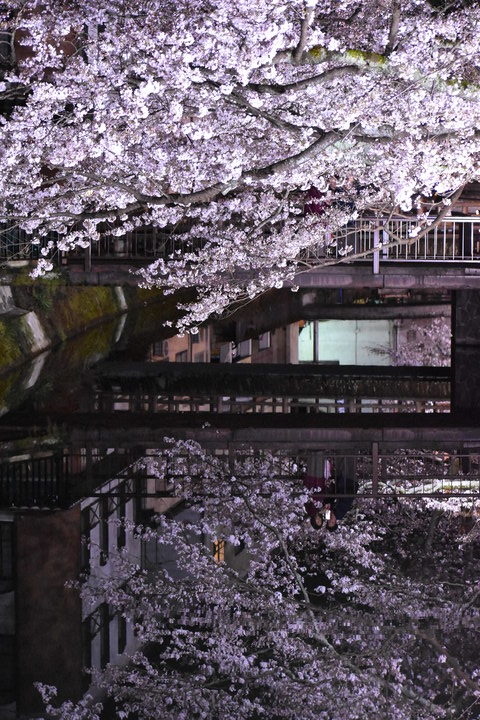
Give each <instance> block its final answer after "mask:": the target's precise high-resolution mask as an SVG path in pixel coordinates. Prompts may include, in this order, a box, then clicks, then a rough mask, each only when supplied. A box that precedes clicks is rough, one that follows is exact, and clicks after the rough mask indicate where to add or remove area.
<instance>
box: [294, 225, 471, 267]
mask: <svg viewBox="0 0 480 720" xmlns="http://www.w3.org/2000/svg"><path fill="white" fill-rule="evenodd" d="M418 227H419V226H418V222H417V220H416V218H413V217H412V218H391V219H390V220H387V219H385V218H373V217H362V218H359V219H358V220H355V221H352V222H351V223H348V225H347V226H346V227H344V228H341V229H340V230H337V231H336V232H334V233H331V234H329V233H326V234H325V237H324V238H323V239H322V241H321V242H319V243H318V244H317V245H315V246H312V247H310V248H308V249H306V250H305V251H304V252H303V253H302V255H301V259H302V260H303V261H305V262H308V263H311V264H312V265H317V264H323V263H325V260H329V259H330V260H345V259H346V258H348V257H351V258H352V261H355V262H364V261H367V260H369V261H371V257H372V253H373V254H374V261H376V262H377V263H378V262H379V261H380V260H381V261H386V262H424V263H425V262H427V263H432V262H448V263H454V262H456V263H462V262H466V263H468V262H478V261H480V217H479V216H471V217H457V216H453V217H448V218H444V219H443V220H442V221H441V222H440V223H439V224H438V225H435V226H434V227H431V228H430V229H429V230H428V232H427V233H426V234H425V235H422V236H421V237H418V238H417V237H416V235H415V233H417V234H418V235H421V233H422V232H423V230H424V229H425V228H426V226H420V231H421V232H418Z"/></svg>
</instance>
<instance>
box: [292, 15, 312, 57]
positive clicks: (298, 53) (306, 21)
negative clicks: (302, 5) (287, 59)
mask: <svg viewBox="0 0 480 720" xmlns="http://www.w3.org/2000/svg"><path fill="white" fill-rule="evenodd" d="M312 18H313V8H312V7H308V8H307V9H306V11H305V16H304V18H303V20H302V25H301V27H300V40H299V41H298V45H297V47H296V48H295V50H294V53H293V62H294V63H295V64H298V63H300V62H301V59H302V55H303V51H304V50H305V45H306V44H307V36H308V29H309V27H310V23H311V22H312Z"/></svg>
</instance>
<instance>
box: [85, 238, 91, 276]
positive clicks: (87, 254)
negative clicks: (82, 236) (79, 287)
mask: <svg viewBox="0 0 480 720" xmlns="http://www.w3.org/2000/svg"><path fill="white" fill-rule="evenodd" d="M91 269H92V243H90V245H89V246H88V247H87V248H85V272H90V271H91Z"/></svg>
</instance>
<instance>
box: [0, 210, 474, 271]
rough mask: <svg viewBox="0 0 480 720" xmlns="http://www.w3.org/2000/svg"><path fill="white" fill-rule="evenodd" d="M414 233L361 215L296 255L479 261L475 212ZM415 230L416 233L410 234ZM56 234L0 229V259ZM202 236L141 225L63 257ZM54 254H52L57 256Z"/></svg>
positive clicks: (106, 256)
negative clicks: (170, 233) (35, 234)
mask: <svg viewBox="0 0 480 720" xmlns="http://www.w3.org/2000/svg"><path fill="white" fill-rule="evenodd" d="M424 229H425V228H421V231H420V232H418V223H417V220H416V219H415V218H413V217H412V218H391V219H389V220H388V219H386V218H373V217H362V218H359V219H357V220H355V221H352V222H351V223H349V224H348V225H347V226H346V227H344V228H341V229H340V230H337V231H335V232H334V233H324V234H323V236H322V237H321V238H320V240H319V241H318V242H317V243H316V244H314V245H312V246H310V247H309V248H308V249H306V250H304V251H303V252H302V253H301V256H300V259H301V260H302V261H303V262H306V263H308V264H310V265H312V266H313V267H315V266H318V265H322V264H325V263H326V262H329V261H330V262H332V261H334V262H335V261H340V260H341V261H343V262H345V261H347V262H355V263H357V262H359V263H364V262H371V261H372V257H373V261H374V271H375V269H378V264H379V263H380V261H381V262H389V263H390V262H409V263H410V262H415V263H421V262H423V263H433V262H441V263H475V262H479V261H480V216H472V217H449V218H445V219H443V220H442V221H441V222H440V223H439V224H438V225H435V226H434V227H431V228H430V229H429V230H428V232H427V233H426V234H422V232H423V230H424ZM415 232H417V234H418V235H419V237H416V236H415ZM56 239H57V236H56V234H55V233H50V234H49V235H47V236H46V237H45V238H42V239H41V240H40V241H38V240H36V239H35V238H34V237H33V236H31V235H28V234H27V233H26V232H25V231H24V230H21V229H19V228H11V227H9V228H5V229H3V230H0V262H1V261H4V262H5V261H12V260H36V259H38V258H39V257H42V254H41V250H42V248H43V247H45V246H46V245H47V243H48V242H49V241H53V242H55V241H56ZM204 243H205V240H200V239H199V240H198V241H195V242H193V241H191V240H188V241H187V240H185V239H184V238H183V237H182V236H174V235H173V236H166V235H165V234H164V233H162V232H160V231H159V230H156V229H155V228H141V229H139V230H135V231H134V232H131V233H127V234H126V235H123V236H121V237H115V236H113V235H105V236H103V237H102V238H101V239H100V240H99V241H98V242H96V243H94V244H93V245H92V247H91V248H90V249H87V250H83V249H81V248H78V249H76V250H74V251H72V252H71V253H69V254H68V259H71V260H75V259H76V260H77V261H78V260H84V258H85V257H86V256H87V255H88V257H89V262H90V261H96V260H104V261H116V262H122V261H124V262H127V261H136V262H148V261H152V262H153V261H154V260H155V259H157V258H163V259H164V260H169V259H173V258H175V257H181V255H183V254H184V253H187V252H192V251H193V250H194V249H195V248H198V247H201V246H202V245H203V244H204ZM58 259H60V258H57V260H58Z"/></svg>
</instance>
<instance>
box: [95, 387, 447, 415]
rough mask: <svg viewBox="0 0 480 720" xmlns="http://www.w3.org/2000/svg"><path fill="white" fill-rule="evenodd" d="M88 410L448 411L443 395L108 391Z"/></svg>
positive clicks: (253, 411) (149, 411) (241, 412)
mask: <svg viewBox="0 0 480 720" xmlns="http://www.w3.org/2000/svg"><path fill="white" fill-rule="evenodd" d="M87 408H88V410H89V411H90V412H99V411H103V412H114V413H117V412H118V413H125V412H140V413H197V412H209V413H231V414H245V413H252V414H264V413H268V414H271V413H275V414H285V413H448V412H450V400H446V399H445V398H441V397H438V398H431V397H428V398H422V397H420V398H418V397H415V398H401V399H393V398H384V397H382V398H352V397H341V398H338V397H337V398H319V397H298V396H296V397H285V396H274V397H267V396H263V395H262V396H250V397H246V396H233V395H232V396H226V395H222V396H214V397H212V396H205V395H196V396H192V395H152V394H150V393H148V394H147V393H146V394H141V393H138V392H136V393H131V394H130V393H115V392H112V393H108V392H97V393H94V394H93V395H92V398H91V401H90V402H89V403H88V405H87Z"/></svg>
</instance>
